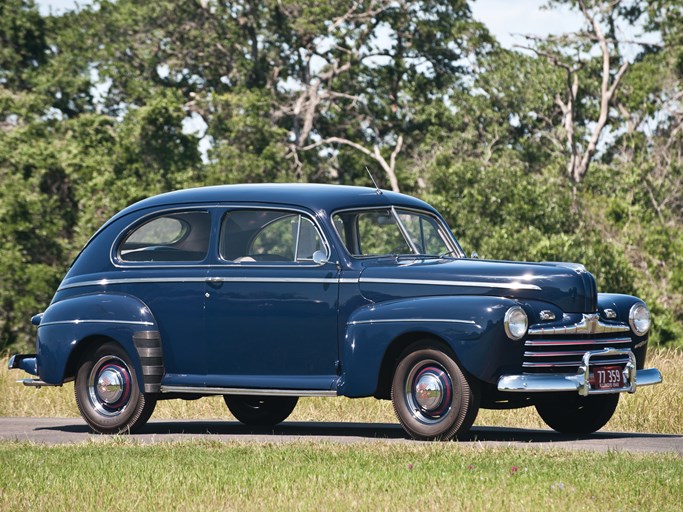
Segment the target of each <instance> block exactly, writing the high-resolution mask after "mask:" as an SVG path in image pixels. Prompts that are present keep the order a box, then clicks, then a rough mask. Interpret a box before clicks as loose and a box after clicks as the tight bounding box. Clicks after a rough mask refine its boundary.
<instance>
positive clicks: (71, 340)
mask: <svg viewBox="0 0 683 512" xmlns="http://www.w3.org/2000/svg"><path fill="white" fill-rule="evenodd" d="M108 341H112V342H115V343H117V344H118V345H119V346H120V347H121V348H122V349H123V350H124V351H125V352H126V353H127V354H128V357H129V358H130V360H131V362H132V364H133V367H134V370H135V372H136V373H137V375H139V376H140V378H139V379H138V382H139V385H140V391H141V392H146V393H154V392H158V391H159V388H160V384H161V378H162V376H163V373H164V362H163V353H162V344H161V336H160V333H159V330H158V327H157V323H156V320H155V319H154V317H153V315H152V312H151V311H150V310H149V308H147V306H146V305H145V304H144V303H143V302H142V301H140V300H139V299H138V298H136V297H134V296H131V295H127V294H121V293H92V294H84V295H79V296H75V297H69V298H67V299H64V300H62V301H59V302H56V303H53V304H52V305H50V307H49V308H48V309H47V310H46V311H45V314H44V315H43V317H42V319H41V322H40V325H39V326H38V350H37V358H38V372H39V376H40V378H41V379H42V380H44V381H45V382H48V383H50V384H56V385H59V384H62V383H63V382H65V381H69V380H73V379H74V377H75V376H76V374H77V372H78V362H79V361H80V360H81V358H82V357H83V355H84V354H86V353H87V352H88V350H95V348H96V347H98V346H99V345H101V344H102V343H105V342H108Z"/></svg>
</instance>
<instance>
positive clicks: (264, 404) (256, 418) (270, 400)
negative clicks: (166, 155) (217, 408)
mask: <svg viewBox="0 0 683 512" xmlns="http://www.w3.org/2000/svg"><path fill="white" fill-rule="evenodd" d="M223 400H225V405H227V406H228V409H229V410H230V412H231V413H232V415H233V416H234V417H235V418H237V420H238V421H239V422H241V423H244V424H245V425H252V426H272V425H277V424H278V423H282V422H283V421H285V420H286V419H287V418H288V417H289V415H290V414H292V411H293V410H294V408H295V407H296V404H297V402H298V401H299V397H296V396H250V395H223Z"/></svg>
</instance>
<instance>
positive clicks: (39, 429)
mask: <svg viewBox="0 0 683 512" xmlns="http://www.w3.org/2000/svg"><path fill="white" fill-rule="evenodd" d="M130 438H131V439H133V440H135V441H137V442H140V443H144V444H152V443H160V442H168V441H187V440H192V439H210V440H212V441H221V442H235V441H238V442H254V443H266V442H271V443H290V442H305V441H326V442H335V443H364V442H379V441H385V442H391V443H413V442H416V441H412V440H410V439H409V438H408V436H407V435H406V433H405V432H404V431H403V429H401V427H400V426H399V425H397V424H396V425H395V424H388V423H317V422H285V423H282V424H280V425H278V426H277V427H275V428H268V429H264V428H252V427H247V426H244V425H242V424H240V423H237V422H232V421H217V420H202V421H196V420H192V421H188V420H177V421H163V420H159V421H150V422H149V423H148V424H147V425H146V426H145V428H144V430H143V432H142V433H140V434H135V435H131V436H130ZM0 439H2V440H20V441H31V442H34V443H43V444H64V443H82V442H85V441H97V440H100V439H106V436H101V435H96V434H92V433H90V430H89V429H88V427H87V426H86V424H85V423H84V422H83V420H81V419H78V418H0ZM459 443H460V444H462V445H464V446H467V445H476V446H478V447H483V448H485V447H487V446H513V447H520V448H546V449H553V448H554V449H567V450H584V451H596V452H605V451H608V450H612V451H620V452H639V453H647V452H649V453H663V452H671V453H678V454H679V455H681V456H683V435H665V434H644V433H637V434H636V433H623V432H597V433H595V434H592V435H590V436H587V437H583V438H577V437H576V436H567V435H563V434H558V433H556V432H553V431H552V430H529V429H516V428H504V427H474V428H473V429H472V431H471V432H470V434H469V435H468V436H467V437H465V438H462V439H460V440H459Z"/></svg>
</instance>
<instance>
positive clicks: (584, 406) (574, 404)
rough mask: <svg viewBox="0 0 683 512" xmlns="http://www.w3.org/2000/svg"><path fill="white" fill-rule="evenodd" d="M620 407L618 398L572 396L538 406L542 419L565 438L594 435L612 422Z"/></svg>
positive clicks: (610, 396)
mask: <svg viewBox="0 0 683 512" xmlns="http://www.w3.org/2000/svg"><path fill="white" fill-rule="evenodd" d="M618 403H619V394H618V393H614V394H609V395H592V396H580V395H571V396H566V397H562V398H558V399H553V400H552V401H547V402H545V401H544V402H541V403H538V404H536V411H538V414H539V416H541V419H543V421H544V422H545V423H546V425H548V426H549V427H550V428H552V429H553V430H556V431H558V432H562V433H563V434H582V435H585V434H592V433H593V432H595V431H596V430H600V429H601V428H602V427H604V426H605V424H606V423H607V422H608V421H609V420H610V418H611V417H612V415H613V414H614V411H615V410H616V408H617V404H618Z"/></svg>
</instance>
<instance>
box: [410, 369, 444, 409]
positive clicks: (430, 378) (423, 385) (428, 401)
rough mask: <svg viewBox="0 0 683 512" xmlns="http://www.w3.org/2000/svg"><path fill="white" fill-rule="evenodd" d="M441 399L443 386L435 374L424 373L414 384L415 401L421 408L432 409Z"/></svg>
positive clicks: (439, 403)
mask: <svg viewBox="0 0 683 512" xmlns="http://www.w3.org/2000/svg"><path fill="white" fill-rule="evenodd" d="M442 401H443V386H442V384H441V381H440V380H439V379H438V377H437V376H436V375H433V374H431V373H425V374H423V375H421V376H420V377H418V379H417V384H415V402H416V403H417V405H419V406H420V408H421V409H424V410H426V411H432V410H434V409H436V408H438V407H439V405H441V402H442Z"/></svg>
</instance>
